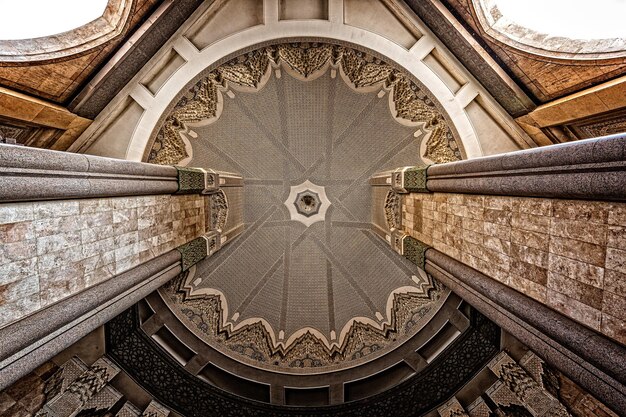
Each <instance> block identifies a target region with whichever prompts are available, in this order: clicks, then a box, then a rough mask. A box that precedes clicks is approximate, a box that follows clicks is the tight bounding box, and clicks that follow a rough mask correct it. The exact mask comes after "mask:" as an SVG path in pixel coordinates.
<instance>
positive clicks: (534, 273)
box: [509, 259, 548, 286]
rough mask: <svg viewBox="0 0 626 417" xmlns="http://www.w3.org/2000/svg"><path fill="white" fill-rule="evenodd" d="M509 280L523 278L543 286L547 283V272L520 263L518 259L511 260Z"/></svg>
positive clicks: (534, 266) (531, 265)
mask: <svg viewBox="0 0 626 417" xmlns="http://www.w3.org/2000/svg"><path fill="white" fill-rule="evenodd" d="M509 272H510V274H511V279H513V278H514V277H523V278H524V279H526V280H529V281H532V282H534V283H536V284H539V285H542V286H545V285H546V284H547V282H548V270H547V269H545V268H541V267H539V266H537V265H533V264H529V263H526V262H522V261H520V260H519V259H511V268H510V270H509Z"/></svg>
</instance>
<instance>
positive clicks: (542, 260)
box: [511, 244, 548, 269]
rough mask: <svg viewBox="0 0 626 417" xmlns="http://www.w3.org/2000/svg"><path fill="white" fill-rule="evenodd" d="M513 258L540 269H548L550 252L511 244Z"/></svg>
mask: <svg viewBox="0 0 626 417" xmlns="http://www.w3.org/2000/svg"><path fill="white" fill-rule="evenodd" d="M511 258H514V259H518V260H520V261H522V262H525V263H528V264H532V265H536V266H538V267H540V268H544V269H547V268H548V252H546V251H542V250H539V249H535V248H531V247H528V246H522V245H515V244H511Z"/></svg>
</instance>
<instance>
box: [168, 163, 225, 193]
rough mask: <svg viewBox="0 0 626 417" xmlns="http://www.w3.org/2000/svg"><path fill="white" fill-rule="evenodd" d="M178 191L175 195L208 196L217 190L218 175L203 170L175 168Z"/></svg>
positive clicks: (218, 183)
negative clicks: (199, 194)
mask: <svg viewBox="0 0 626 417" xmlns="http://www.w3.org/2000/svg"><path fill="white" fill-rule="evenodd" d="M175 168H176V171H177V173H178V191H177V192H176V194H197V193H201V194H210V193H213V192H216V191H217V190H218V189H219V185H220V180H219V174H218V173H217V172H215V171H213V170H206V169H204V168H193V167H180V166H176V167H175Z"/></svg>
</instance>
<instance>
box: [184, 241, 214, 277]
mask: <svg viewBox="0 0 626 417" xmlns="http://www.w3.org/2000/svg"><path fill="white" fill-rule="evenodd" d="M176 250H177V251H178V252H180V256H181V263H182V268H183V271H187V270H188V269H189V268H191V267H192V266H194V265H195V264H197V263H198V262H200V261H201V260H203V259H204V258H206V257H207V256H208V255H209V239H207V238H206V237H204V236H201V237H199V238H196V239H194V240H192V241H191V242H189V243H185V244H184V245H181V246H179V247H177V248H176Z"/></svg>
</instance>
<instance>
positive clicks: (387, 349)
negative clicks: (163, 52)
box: [147, 42, 465, 401]
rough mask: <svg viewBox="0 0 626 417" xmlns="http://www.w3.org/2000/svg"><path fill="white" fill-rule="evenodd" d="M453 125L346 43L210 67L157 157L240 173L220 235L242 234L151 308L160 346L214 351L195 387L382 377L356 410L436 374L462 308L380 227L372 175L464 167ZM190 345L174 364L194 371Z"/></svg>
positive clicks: (151, 155) (224, 208) (192, 88)
mask: <svg viewBox="0 0 626 417" xmlns="http://www.w3.org/2000/svg"><path fill="white" fill-rule="evenodd" d="M449 126H450V125H449V122H448V120H447V117H446V116H445V115H444V114H443V113H442V111H441V110H440V106H439V104H438V103H437V102H436V101H435V99H434V98H433V97H432V96H431V95H430V93H429V92H428V91H427V90H426V89H425V88H424V87H423V86H422V85H420V84H419V83H418V82H417V81H415V80H413V79H411V77H409V76H408V75H407V74H406V73H405V72H403V71H402V70H400V69H398V68H396V67H394V66H392V65H390V64H388V63H386V62H384V61H383V60H381V59H379V58H378V57H377V56H375V55H373V54H370V53H365V52H363V51H359V50H356V49H353V48H352V47H350V46H347V45H336V44H330V43H322V42H297V43H281V44H276V45H269V46H263V47H260V48H258V49H254V50H251V51H249V52H246V53H243V54H240V55H239V56H236V57H235V58H234V59H231V60H229V61H227V62H224V63H221V64H218V65H217V66H216V67H213V68H209V69H207V70H206V71H205V72H204V73H202V74H201V75H200V76H199V78H197V79H195V80H194V81H192V82H191V83H190V84H189V85H188V86H187V87H186V88H185V89H184V90H183V91H182V92H181V93H180V94H179V96H178V98H177V99H176V100H175V102H174V103H172V105H171V106H170V109H169V111H168V112H167V113H166V114H165V115H163V117H162V118H161V124H160V126H159V127H158V128H157V129H156V130H155V132H154V133H153V140H152V143H151V145H150V146H149V147H148V149H147V155H148V156H147V161H148V162H152V163H160V164H179V165H189V166H193V167H199V168H204V169H211V170H215V171H218V172H237V173H239V174H241V175H242V176H243V178H244V180H243V181H244V186H243V189H242V191H238V192H239V193H240V194H234V192H230V191H228V190H226V189H225V188H223V190H225V191H224V194H225V195H224V196H223V198H222V199H221V201H222V204H220V207H221V209H220V211H219V212H220V213H222V217H224V218H227V219H228V220H226V221H224V222H222V224H221V225H220V227H219V229H220V230H221V231H222V233H223V235H229V233H231V231H233V230H236V229H237V230H240V229H238V228H239V227H240V224H239V223H238V222H236V221H235V220H234V219H242V220H241V221H242V222H243V224H244V225H245V227H244V228H243V232H241V234H240V235H239V236H238V237H237V238H235V239H234V240H230V238H229V241H230V243H229V244H228V245H225V246H224V247H223V248H222V249H221V250H220V251H218V252H217V253H215V254H214V255H212V256H211V257H209V258H207V259H205V260H204V261H202V262H200V263H199V264H197V265H196V266H195V267H193V268H192V269H190V270H189V271H187V272H185V273H184V274H182V275H181V276H179V277H178V278H176V279H174V280H172V281H171V282H169V283H168V284H166V285H165V286H164V287H162V288H161V289H160V290H159V291H158V294H155V295H153V296H151V297H149V298H148V300H147V301H148V304H149V309H150V310H152V311H154V312H155V314H156V315H158V316H159V319H158V321H159V322H163V323H165V326H166V328H167V332H169V333H171V336H169V335H168V334H169V333H168V334H162V335H160V336H158V337H157V339H158V340H160V341H161V342H162V343H164V345H167V344H168V342H167V341H168V340H174V339H176V340H180V341H183V344H184V345H186V346H188V349H191V350H190V352H191V351H193V352H205V354H206V355H208V356H206V358H209V357H210V359H207V360H208V361H209V362H210V365H207V366H209V367H210V372H209V371H207V372H205V373H203V372H204V371H202V370H199V369H198V370H197V372H198V378H200V379H206V380H207V381H209V382H211V383H215V384H216V385H218V386H220V385H219V384H220V382H219V381H218V382H215V380H214V379H215V376H214V375H215V373H216V372H218V373H226V374H229V375H231V377H232V378H235V376H236V378H241V379H238V381H239V382H238V383H232V384H230V385H229V386H228V387H227V390H230V391H232V392H235V393H238V394H240V395H244V396H249V397H250V398H253V399H257V400H258V399H260V400H261V401H265V397H263V398H257V397H256V395H257V394H256V393H258V392H264V391H263V389H262V388H258V387H257V388H255V389H251V390H249V391H248V392H247V394H246V393H243V394H242V391H245V389H244V388H242V387H245V386H246V384H249V383H251V382H245V381H255V383H260V384H261V385H263V384H265V386H274V385H283V386H285V387H287V386H288V387H291V388H290V389H305V388H306V389H308V390H312V389H317V388H315V387H320V385H322V386H323V385H324V384H326V383H328V382H327V381H328V380H327V378H332V379H333V380H336V383H337V384H343V383H346V384H348V385H349V382H350V381H354V380H355V379H356V380H359V381H366V380H368V378H373V379H376V378H385V379H386V381H387V383H386V384H379V383H373V384H370V387H369V388H367V389H365V388H363V387H364V386H365V385H367V384H366V383H365V382H359V383H357V382H353V384H355V385H354V386H355V387H356V388H354V394H350V395H352V397H350V395H348V396H349V397H350V398H353V399H358V398H364V397H367V396H369V395H373V394H375V393H377V392H380V390H384V389H387V388H389V387H391V386H393V385H395V384H398V383H400V382H401V381H402V380H404V379H406V378H407V377H409V376H411V375H414V374H415V372H416V369H418V368H419V369H422V368H423V367H426V366H427V365H428V363H430V362H431V361H433V360H434V359H435V358H436V357H437V356H438V355H439V354H440V353H441V352H442V351H443V350H444V348H445V347H446V346H447V345H448V344H450V343H452V342H453V341H454V340H456V338H457V337H459V335H460V334H461V332H460V331H459V330H458V329H457V328H456V327H454V326H453V325H452V324H450V322H449V321H448V320H449V316H450V315H453V314H465V313H460V312H459V309H460V308H461V303H460V300H459V299H458V298H457V297H456V296H453V295H451V293H450V291H449V290H448V289H446V288H444V287H443V286H442V285H441V284H439V283H438V282H437V281H435V280H433V279H432V277H429V276H427V275H426V274H425V273H423V271H418V270H417V269H416V268H415V265H414V264H412V263H411V262H409V261H408V260H406V259H404V258H402V257H399V256H398V255H397V254H396V253H395V252H394V251H392V250H391V248H390V247H389V245H388V244H387V243H386V242H384V241H383V240H381V239H380V237H379V236H378V235H377V234H376V232H375V231H374V230H373V226H372V206H371V205H372V204H377V203H380V204H384V203H385V202H383V201H377V200H376V201H373V200H375V198H373V195H372V188H371V185H370V183H369V179H370V177H372V176H373V174H375V173H377V172H381V171H388V170H392V169H394V168H397V167H399V166H407V165H423V164H425V161H440V162H443V161H452V160H459V159H461V149H460V148H459V145H458V142H457V139H456V138H455V135H454V134H453V132H452V130H451V129H450V127H449ZM240 190H241V189H240ZM209 199H211V203H210V206H211V207H213V205H214V203H213V200H214V197H213V196H211V197H209ZM395 201H396V203H397V204H401V200H400V199H399V198H398V199H396V200H395ZM389 204H391V203H389ZM390 209H391V208H390ZM396 209H398V208H397V207H396ZM396 211H397V210H396ZM398 213H399V212H398ZM207 215H208V216H213V213H212V210H211V212H210V213H208V214H207ZM209 223H211V224H213V223H214V222H213V221H211V222H209ZM229 236H230V235H229ZM155 340H156V339H155ZM174 345H177V342H173V344H171V345H169V347H167V346H165V349H166V350H167V351H172V350H176V349H177V348H175V347H174V348H172V346H174ZM181 349H182V352H183V353H179V354H175V355H174V356H175V357H176V358H177V360H178V361H179V362H180V363H181V364H182V365H184V366H185V368H187V367H188V366H190V367H195V366H197V364H195V365H194V364H188V362H187V359H185V358H186V357H187V356H188V355H187V354H185V353H184V351H185V349H186V348H181ZM417 352H421V353H417ZM420 355H423V357H422V356H420ZM418 363H419V364H420V365H419V366H418V365H417V364H418ZM203 369H204V368H203ZM276 375H281V377H280V379H278V380H277V377H276ZM383 375H386V376H383ZM374 376H375V377H374ZM224 378H225V379H228V377H224ZM320 378H321V379H320ZM359 384H362V385H359ZM285 389H287V388H285ZM325 389H327V388H325ZM372 390H374V391H372ZM309 394H310V395H313V394H311V392H309V393H308V394H307V395H309ZM294 395H296V394H294ZM346 401H347V399H346Z"/></svg>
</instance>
